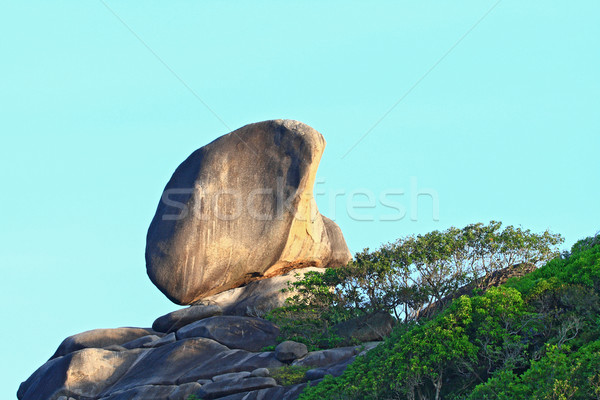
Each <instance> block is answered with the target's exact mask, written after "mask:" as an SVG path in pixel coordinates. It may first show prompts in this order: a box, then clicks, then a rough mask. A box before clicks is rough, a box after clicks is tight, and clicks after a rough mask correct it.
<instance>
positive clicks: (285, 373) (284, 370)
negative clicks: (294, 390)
mask: <svg viewBox="0 0 600 400" xmlns="http://www.w3.org/2000/svg"><path fill="white" fill-rule="evenodd" d="M309 369H310V367H303V366H297V365H285V366H283V367H280V368H272V369H269V372H270V373H271V377H272V378H273V379H275V380H276V381H277V383H278V384H279V385H281V386H290V385H296V384H298V383H302V382H304V381H305V379H304V377H305V375H306V371H308V370H309Z"/></svg>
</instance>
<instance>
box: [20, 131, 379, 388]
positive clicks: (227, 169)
mask: <svg viewBox="0 0 600 400" xmlns="http://www.w3.org/2000/svg"><path fill="white" fill-rule="evenodd" d="M324 146H325V140H324V139H323V137H322V136H321V134H320V133H318V132H317V131H315V130H314V129H312V128H310V127H308V126H307V125H304V124H302V123H300V122H297V121H290V120H276V121H266V122H260V123H257V124H251V125H247V126H245V127H243V128H241V129H238V130H237V131H234V132H232V133H230V134H227V135H225V136H222V137H221V138H219V139H217V140H215V141H214V142H212V143H210V144H208V145H206V146H204V147H202V148H200V149H199V150H197V151H195V152H194V153H193V154H192V155H191V156H190V157H189V158H188V159H187V160H186V161H184V162H183V163H182V164H181V165H180V166H179V168H177V170H176V171H175V173H174V174H173V177H172V178H171V180H170V181H169V183H168V184H167V186H166V188H165V191H164V193H163V196H162V199H161V202H160V203H159V206H158V209H157V211H156V215H155V216H154V219H153V221H152V223H151V225H150V228H149V230H148V236H147V246H146V265H147V272H148V275H149V276H150V279H151V280H152V282H154V283H155V285H156V286H157V287H158V288H159V289H160V290H161V291H162V292H163V293H164V294H165V295H167V297H168V298H169V299H171V300H173V301H174V302H176V303H178V304H192V305H191V306H190V307H187V308H184V309H180V310H176V311H173V312H171V313H168V314H166V315H163V316H161V317H159V318H157V319H156V320H155V321H154V323H153V324H152V328H117V329H96V330H92V331H88V332H83V333H80V334H77V335H73V336H70V337H68V338H66V339H65V340H64V341H63V342H62V343H61V344H60V345H59V347H58V349H57V350H56V352H55V353H54V355H53V356H52V357H51V358H50V360H48V362H46V363H45V364H44V365H42V366H41V367H40V368H39V369H38V370H37V371H35V372H34V373H33V374H32V375H31V376H30V377H29V379H27V380H26V381H25V382H23V383H22V384H21V386H20V387H19V390H18V393H17V397H18V398H19V399H20V400H142V399H153V400H185V399H187V398H188V397H189V396H190V395H195V396H197V398H202V399H223V400H235V399H257V400H258V399H284V400H285V399H289V400H292V399H296V398H297V397H298V396H299V394H300V393H301V392H302V390H303V389H304V387H305V386H306V385H307V384H308V383H307V380H311V381H312V383H313V384H314V383H316V382H318V381H319V380H320V379H321V378H323V377H324V376H325V375H327V374H331V375H334V376H337V375H340V374H341V373H342V372H343V370H344V369H345V368H346V366H347V365H348V364H349V363H350V362H351V361H352V360H353V359H354V358H355V357H356V356H357V354H359V353H360V352H364V351H367V350H369V349H370V348H373V347H374V346H375V345H376V344H377V343H366V344H365V346H362V347H346V348H339V349H331V350H323V351H316V352H308V349H307V348H306V346H305V345H303V344H300V343H296V342H290V341H287V342H283V343H280V344H279V345H277V338H278V335H279V328H278V327H277V326H275V325H274V324H273V323H271V322H269V321H267V320H265V319H262V318H260V317H262V316H264V315H265V314H266V313H268V312H269V311H270V310H271V309H273V308H275V307H279V306H281V305H283V303H284V300H285V298H286V297H288V296H289V295H290V293H283V292H282V289H284V288H286V287H287V284H288V282H291V281H293V280H295V279H299V278H301V277H302V276H303V274H305V273H306V272H308V271H314V270H318V268H323V267H335V266H340V265H343V264H346V263H347V262H348V261H349V260H350V258H351V256H350V252H349V251H348V247H347V246H346V243H345V241H344V237H343V235H342V232H341V230H340V228H339V227H338V226H337V225H336V224H335V223H334V222H333V221H331V220H329V219H327V218H325V217H323V216H322V215H321V214H319V212H318V210H317V207H316V205H315V200H314V198H313V196H312V188H313V185H314V180H315V174H316V171H317V166H318V163H319V160H320V158H321V155H322V153H323V149H324ZM276 345H277V346H276ZM273 348H274V350H275V351H267V350H268V349H273ZM286 365H297V366H301V367H308V368H310V369H309V370H308V372H307V373H306V377H305V379H304V382H303V383H299V384H295V385H290V386H282V385H280V383H279V382H278V381H277V380H276V379H274V378H273V377H271V376H270V375H271V373H272V372H273V371H275V370H277V369H278V368H282V367H284V366H286Z"/></svg>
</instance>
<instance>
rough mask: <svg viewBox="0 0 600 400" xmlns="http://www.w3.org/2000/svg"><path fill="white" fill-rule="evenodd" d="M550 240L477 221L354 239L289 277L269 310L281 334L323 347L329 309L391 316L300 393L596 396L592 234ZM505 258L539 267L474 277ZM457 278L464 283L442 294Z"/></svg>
mask: <svg viewBox="0 0 600 400" xmlns="http://www.w3.org/2000/svg"><path fill="white" fill-rule="evenodd" d="M560 242H561V238H560V237H559V236H558V235H553V234H550V233H549V232H544V233H543V234H539V235H538V234H533V233H531V232H529V231H522V230H520V229H515V228H513V227H507V228H505V229H504V230H502V229H501V228H500V225H499V223H495V222H492V223H491V224H489V225H487V226H486V225H482V224H476V225H470V226H468V227H466V228H463V229H462V230H460V229H454V228H452V229H450V230H448V231H444V232H433V233H431V234H428V235H424V236H416V237H409V238H406V239H402V240H399V241H397V242H395V243H393V244H388V245H384V246H382V248H381V249H379V250H377V251H374V252H370V251H368V250H365V251H364V252H363V253H361V254H359V255H357V258H356V259H355V261H354V262H353V263H351V264H350V265H349V266H348V267H347V268H342V269H341V270H338V271H329V270H328V271H327V272H326V273H325V274H315V275H313V276H309V277H307V278H305V279H304V281H301V283H297V284H295V289H296V290H299V294H297V295H296V296H294V297H292V298H290V301H289V305H288V306H287V307H284V308H283V309H278V310H275V311H274V312H273V313H272V315H271V318H272V319H275V320H277V322H278V323H280V324H281V325H282V327H284V330H283V332H284V334H286V335H287V337H288V338H289V337H293V338H295V339H296V340H304V341H305V342H306V343H308V344H310V345H312V346H314V347H321V348H323V347H328V346H334V345H336V344H344V341H345V340H347V339H345V338H340V337H337V336H336V334H335V329H334V328H335V324H336V323H339V322H340V321H344V320H348V319H351V318H360V317H361V316H363V315H366V314H368V313H373V312H381V310H384V311H386V312H389V313H391V314H392V315H394V316H395V318H396V320H397V323H396V326H395V328H394V329H393V331H392V333H391V334H390V335H389V337H387V338H386V340H385V342H384V343H383V344H382V345H380V346H378V347H377V348H376V349H374V350H371V351H370V352H369V353H367V354H366V355H365V356H362V357H359V358H357V359H356V361H355V362H354V363H353V364H351V365H350V366H349V367H348V368H347V370H346V371H345V372H344V374H343V375H342V376H340V377H337V378H333V377H331V376H326V377H325V379H324V380H323V381H322V382H320V383H319V384H318V385H316V386H313V387H308V388H307V389H306V390H305V391H304V393H303V394H302V395H301V397H300V399H304V400H308V399H310V400H317V399H319V400H320V399H436V400H437V399H471V400H475V399H600V296H599V295H600V237H598V236H596V237H593V238H588V239H585V240H581V241H579V242H578V243H576V244H575V245H574V246H573V248H572V250H571V252H565V253H563V254H562V255H560V256H559V254H558V253H557V251H556V247H555V246H556V245H557V244H558V243H560ZM514 263H537V264H538V266H539V268H537V269H535V270H534V271H533V272H532V273H529V274H527V275H525V276H523V277H519V278H511V279H509V280H508V282H506V283H504V284H503V285H501V286H499V287H491V288H490V287H481V286H479V285H478V283H481V282H484V281H485V279H482V277H484V276H485V275H486V274H490V273H492V272H494V271H498V270H501V269H502V268H505V267H506V266H507V265H510V264H514ZM402 272H404V275H402V274H401V273H402ZM398 275H399V276H398ZM394 279H395V281H394ZM465 284H467V285H468V284H471V287H472V288H473V290H472V291H471V293H470V295H462V296H460V297H457V296H453V294H457V293H460V290H459V286H460V285H462V286H464V285H465ZM432 304H437V305H438V307H436V308H435V310H436V312H435V313H433V315H428V314H426V313H425V314H424V313H423V312H422V311H423V310H426V309H428V307H429V306H431V305H432ZM440 305H441V306H440ZM429 309H431V308H430V307H429Z"/></svg>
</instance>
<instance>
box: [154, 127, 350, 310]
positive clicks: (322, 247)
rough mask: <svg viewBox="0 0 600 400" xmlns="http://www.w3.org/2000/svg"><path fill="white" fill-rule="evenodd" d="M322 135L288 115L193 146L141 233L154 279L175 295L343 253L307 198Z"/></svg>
mask: <svg viewBox="0 0 600 400" xmlns="http://www.w3.org/2000/svg"><path fill="white" fill-rule="evenodd" d="M324 148H325V140H324V139H323V136H322V135H321V134H320V133H319V132H317V131H316V130H314V129H312V128H311V127H309V126H307V125H305V124H303V123H301V122H298V121H292V120H274V121H265V122H259V123H256V124H250V125H246V126H244V127H242V128H240V129H238V130H236V131H233V132H231V133H229V134H227V135H224V136H222V137H220V138H218V139H216V140H215V141H213V142H212V143H210V144H208V145H206V146H204V147H202V148H200V149H198V150H196V151H195V152H194V153H192V154H191V155H190V156H189V157H188V158H187V159H186V160H185V161H184V162H183V163H182V164H181V165H180V166H179V167H178V168H177V170H176V171H175V173H174V174H173V176H172V177H171V180H170V181H169V183H168V184H167V186H166V187H165V190H164V192H163V195H162V198H161V201H160V203H159V205H158V208H157V211H156V214H155V216H154V219H153V220H152V223H151V224H150V228H149V229H148V235H147V240H146V267H147V272H148V276H149V277H150V279H151V280H152V282H153V283H154V284H155V285H156V286H157V287H158V288H159V289H160V290H161V291H162V292H163V293H164V294H165V295H166V296H167V297H168V298H169V299H171V300H172V301H173V302H175V303H177V304H191V303H194V302H196V301H198V300H200V299H202V298H204V297H207V296H210V295H213V294H216V293H220V292H223V291H225V290H228V289H232V288H236V287H240V286H243V285H245V284H247V283H248V282H250V281H253V280H257V279H261V278H268V277H272V276H277V275H281V274H283V273H286V272H288V271H290V270H292V269H296V268H305V267H309V266H313V267H322V268H325V267H336V266H341V265H344V264H346V263H347V262H348V261H349V260H350V259H351V254H350V252H349V251H348V247H347V246H346V242H345V240H344V237H343V235H342V232H341V230H340V228H339V227H338V226H337V225H336V224H335V223H334V222H333V221H331V220H329V219H327V218H325V217H323V216H322V215H321V214H320V213H319V211H318V209H317V206H316V203H315V200H314V198H313V186H314V182H315V177H316V173H317V167H318V164H319V161H320V159H321V155H322V154H323V150H324Z"/></svg>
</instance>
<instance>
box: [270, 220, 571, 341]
mask: <svg viewBox="0 0 600 400" xmlns="http://www.w3.org/2000/svg"><path fill="white" fill-rule="evenodd" d="M561 242H562V238H561V237H560V236H559V235H555V234H552V233H550V232H548V231H546V232H543V233H541V234H535V233H532V232H531V231H529V230H523V229H521V228H515V227H513V226H507V227H505V228H502V224H501V223H500V222H495V221H492V222H490V223H489V224H487V225H484V224H481V223H479V224H471V225H468V226H466V227H464V228H462V229H458V228H450V229H447V230H445V231H434V232H431V233H427V234H425V235H413V236H407V237H404V238H401V239H398V240H397V241H395V242H393V243H388V244H385V245H383V246H381V247H380V248H379V249H377V250H375V251H370V250H369V249H365V250H364V251H362V252H360V253H358V254H356V256H355V259H354V260H353V261H352V262H350V263H349V264H348V265H347V266H345V267H342V268H337V269H328V270H326V271H325V272H324V273H318V272H311V273H308V274H306V276H305V277H304V279H302V280H300V281H298V282H295V283H293V284H292V287H291V288H290V291H292V292H293V295H292V296H291V297H290V298H289V299H288V301H287V305H286V307H283V308H279V309H276V310H274V311H272V312H271V314H270V315H269V316H268V317H267V318H268V319H270V320H272V321H273V322H275V323H277V324H278V325H279V326H280V328H281V329H282V334H283V337H285V338H286V339H291V340H297V341H300V342H303V343H305V344H307V345H308V346H309V347H310V348H312V349H315V348H327V347H333V346H336V345H342V344H350V343H349V342H348V340H347V339H346V340H345V339H343V338H341V337H339V336H338V335H336V334H335V331H334V329H333V327H334V326H335V325H336V324H338V323H340V322H342V321H346V320H349V319H352V318H358V317H361V316H367V315H373V314H376V313H379V312H384V313H390V314H392V315H393V316H394V317H395V319H396V320H397V321H398V322H401V323H404V324H408V323H410V322H414V321H416V320H418V319H419V318H421V317H423V316H426V315H427V314H428V313H427V312H425V311H429V308H428V307H429V306H431V305H432V304H434V303H435V304H436V305H438V306H439V305H442V306H443V305H445V304H447V303H449V302H450V301H451V300H452V299H453V298H454V297H455V296H456V294H457V293H458V290H459V289H460V288H461V287H464V286H465V285H472V286H473V287H475V288H477V287H478V286H481V284H482V282H484V280H483V278H484V277H485V276H489V275H490V274H492V273H493V272H495V271H498V270H501V269H503V268H506V267H509V266H511V265H514V264H519V263H529V264H537V265H542V264H543V263H545V262H546V261H548V260H549V259H552V258H554V257H556V256H558V254H559V253H558V251H557V248H556V246H557V245H558V244H559V243H561Z"/></svg>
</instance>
